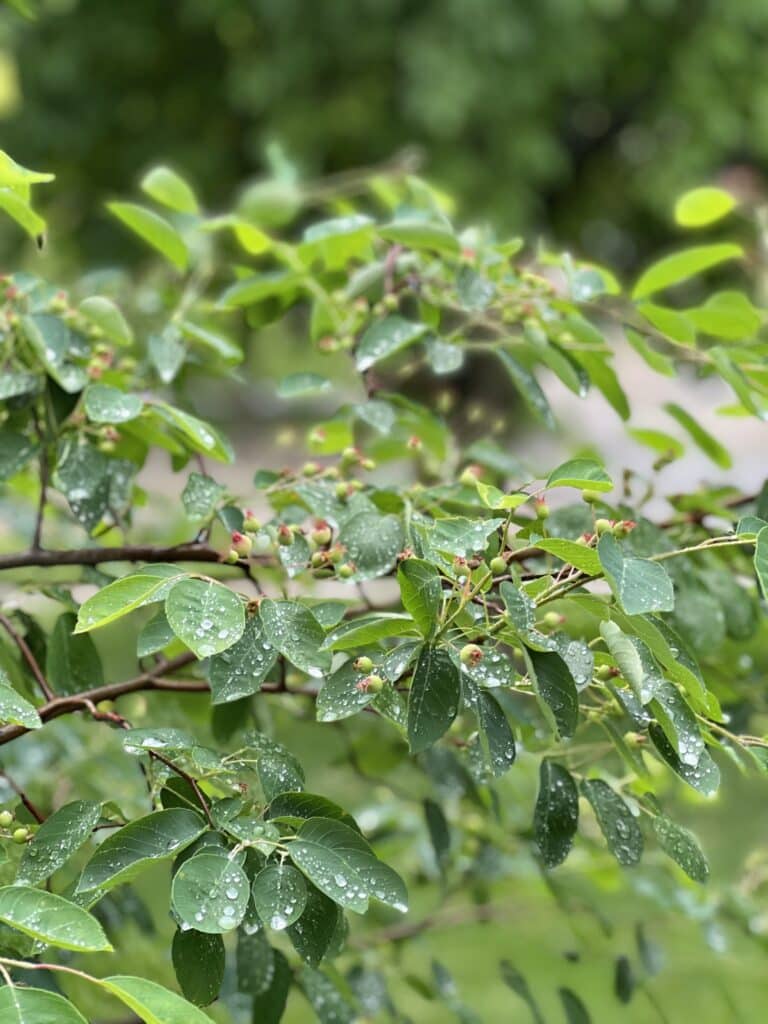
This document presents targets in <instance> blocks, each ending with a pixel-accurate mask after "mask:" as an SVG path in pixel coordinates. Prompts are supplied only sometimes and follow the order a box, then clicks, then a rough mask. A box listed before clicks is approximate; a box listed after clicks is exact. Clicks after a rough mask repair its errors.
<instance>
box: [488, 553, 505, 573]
mask: <svg viewBox="0 0 768 1024" xmlns="http://www.w3.org/2000/svg"><path fill="white" fill-rule="evenodd" d="M489 568H490V570H491V572H492V573H493V575H494V576H503V575H504V573H505V572H506V571H507V561H506V559H505V558H502V557H501V555H496V557H495V558H492V559H491V561H490V563H489Z"/></svg>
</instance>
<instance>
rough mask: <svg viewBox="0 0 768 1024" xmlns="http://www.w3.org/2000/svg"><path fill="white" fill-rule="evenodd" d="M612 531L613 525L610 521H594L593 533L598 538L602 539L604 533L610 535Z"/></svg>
mask: <svg viewBox="0 0 768 1024" xmlns="http://www.w3.org/2000/svg"><path fill="white" fill-rule="evenodd" d="M612 529H613V523H612V522H611V521H610V519H596V520H595V533H596V534H597V536H598V537H602V536H603V534H604V533H610V532H611V530H612Z"/></svg>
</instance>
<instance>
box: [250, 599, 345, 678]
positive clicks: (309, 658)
mask: <svg viewBox="0 0 768 1024" xmlns="http://www.w3.org/2000/svg"><path fill="white" fill-rule="evenodd" d="M259 614H260V615H261V621H262V623H263V626H264V635H265V637H266V638H267V641H268V642H269V643H271V644H272V645H273V646H274V647H275V648H276V649H277V650H278V651H279V652H280V653H281V654H284V655H285V657H286V658H287V659H288V660H289V661H290V662H292V663H293V664H294V665H295V666H296V668H298V669H301V671H302V672H306V673H307V675H309V676H312V677H313V678H314V679H319V678H321V677H322V676H324V675H325V673H326V672H328V670H329V669H330V667H331V655H330V654H329V653H328V652H327V651H324V650H321V647H322V644H323V641H324V640H325V631H324V630H323V627H322V626H321V625H320V623H319V622H318V621H317V619H316V618H315V617H314V615H313V614H312V612H311V611H310V609H309V608H307V607H306V606H305V605H303V604H299V603H298V601H272V600H266V601H262V602H261V605H260V607H259Z"/></svg>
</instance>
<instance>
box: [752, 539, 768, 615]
mask: <svg viewBox="0 0 768 1024" xmlns="http://www.w3.org/2000/svg"><path fill="white" fill-rule="evenodd" d="M754 566H755V572H756V573H757V578H758V580H759V581H760V589H761V590H762V592H763V597H764V598H766V599H768V526H764V527H763V528H762V529H761V530H760V531H759V532H758V534H757V541H756V542H755V557H754Z"/></svg>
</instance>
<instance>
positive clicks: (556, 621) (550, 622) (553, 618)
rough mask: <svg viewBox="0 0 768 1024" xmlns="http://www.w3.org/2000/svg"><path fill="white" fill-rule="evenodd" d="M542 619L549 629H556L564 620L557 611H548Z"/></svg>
mask: <svg viewBox="0 0 768 1024" xmlns="http://www.w3.org/2000/svg"><path fill="white" fill-rule="evenodd" d="M542 621H543V622H544V625H545V626H546V627H547V628H548V629H555V627H557V626H559V625H560V623H561V622H562V621H563V617H562V615H558V613H557V612H546V614H545V615H544V619H543V620H542Z"/></svg>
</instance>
